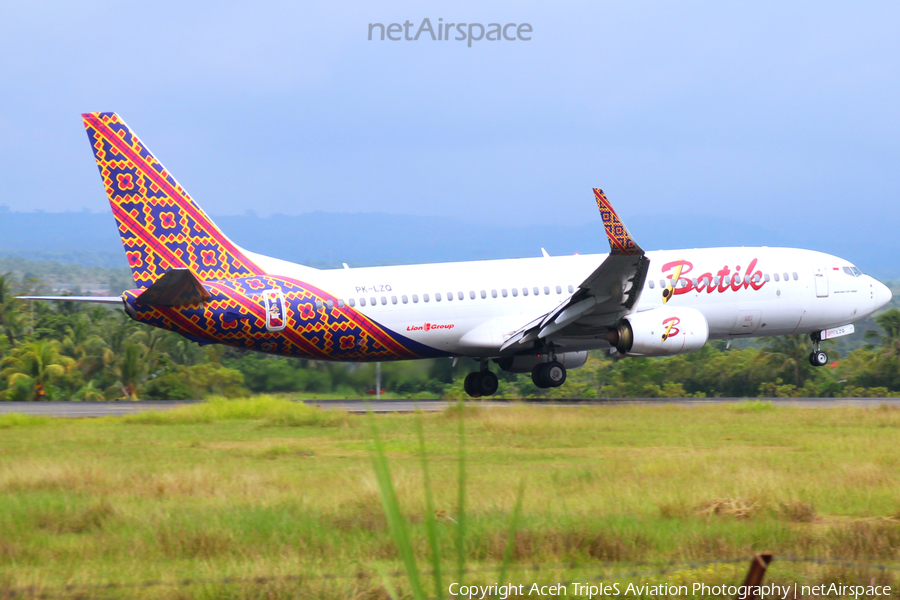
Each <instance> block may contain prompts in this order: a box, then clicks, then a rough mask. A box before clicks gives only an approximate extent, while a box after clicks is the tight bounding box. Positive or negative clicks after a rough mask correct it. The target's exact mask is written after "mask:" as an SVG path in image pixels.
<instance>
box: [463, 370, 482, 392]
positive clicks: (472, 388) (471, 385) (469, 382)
mask: <svg viewBox="0 0 900 600" xmlns="http://www.w3.org/2000/svg"><path fill="white" fill-rule="evenodd" d="M480 374H481V373H479V372H478V371H472V372H471V373H469V374H468V375H466V378H465V379H464V380H463V388H464V389H465V390H466V393H467V394H468V395H469V396H471V397H472V398H478V397H479V396H481V394H479V393H478V387H477V384H476V380H477V379H478V376H479V375H480Z"/></svg>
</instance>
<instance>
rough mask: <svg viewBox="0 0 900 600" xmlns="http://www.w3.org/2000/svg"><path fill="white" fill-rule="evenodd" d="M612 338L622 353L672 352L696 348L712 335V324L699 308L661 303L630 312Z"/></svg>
mask: <svg viewBox="0 0 900 600" xmlns="http://www.w3.org/2000/svg"><path fill="white" fill-rule="evenodd" d="M615 333H616V335H615V336H613V337H614V338H615V339H614V340H610V341H611V342H613V345H614V346H615V347H616V350H618V351H619V352H621V353H622V354H634V355H637V356H672V355H675V354H687V353H688V352H695V351H697V350H699V349H700V348H702V347H703V346H704V345H705V344H706V340H708V339H709V324H708V323H707V322H706V317H704V316H703V313H701V312H700V311H699V310H697V309H695V308H687V307H678V306H673V307H662V308H654V309H652V310H647V311H644V312H639V313H634V314H630V315H628V316H627V317H625V318H624V319H622V320H621V321H620V322H619V325H618V326H617V328H616V332H615Z"/></svg>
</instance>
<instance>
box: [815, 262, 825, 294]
mask: <svg viewBox="0 0 900 600" xmlns="http://www.w3.org/2000/svg"><path fill="white" fill-rule="evenodd" d="M811 264H812V269H813V279H815V280H816V296H818V297H819V298H827V297H828V270H827V269H826V268H825V265H823V264H822V263H820V262H815V261H813V262H812V263H811Z"/></svg>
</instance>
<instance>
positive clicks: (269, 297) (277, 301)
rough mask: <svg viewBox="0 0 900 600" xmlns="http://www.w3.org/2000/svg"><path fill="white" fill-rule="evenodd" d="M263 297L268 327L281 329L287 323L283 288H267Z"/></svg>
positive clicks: (275, 329) (276, 329)
mask: <svg viewBox="0 0 900 600" xmlns="http://www.w3.org/2000/svg"><path fill="white" fill-rule="evenodd" d="M262 297H263V304H265V307H266V329H268V330H269V331H281V330H282V329H284V328H285V326H286V325H287V315H286V312H285V306H284V294H282V293H281V290H274V289H273V290H265V291H264V292H263V293H262Z"/></svg>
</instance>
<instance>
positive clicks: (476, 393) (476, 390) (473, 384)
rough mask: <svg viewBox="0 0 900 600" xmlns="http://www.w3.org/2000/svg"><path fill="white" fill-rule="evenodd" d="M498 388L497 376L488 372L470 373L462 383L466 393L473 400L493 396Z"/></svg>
mask: <svg viewBox="0 0 900 600" xmlns="http://www.w3.org/2000/svg"><path fill="white" fill-rule="evenodd" d="M499 386H500V382H499V381H497V376H496V375H494V374H493V373H491V372H490V371H472V372H471V373H469V374H468V375H466V379H465V380H464V381H463V387H464V388H465V390H466V393H467V394H468V395H470V396H471V397H473V398H480V397H482V396H493V395H494V394H496V393H497V388H498V387H499Z"/></svg>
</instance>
